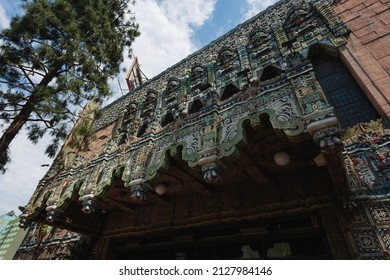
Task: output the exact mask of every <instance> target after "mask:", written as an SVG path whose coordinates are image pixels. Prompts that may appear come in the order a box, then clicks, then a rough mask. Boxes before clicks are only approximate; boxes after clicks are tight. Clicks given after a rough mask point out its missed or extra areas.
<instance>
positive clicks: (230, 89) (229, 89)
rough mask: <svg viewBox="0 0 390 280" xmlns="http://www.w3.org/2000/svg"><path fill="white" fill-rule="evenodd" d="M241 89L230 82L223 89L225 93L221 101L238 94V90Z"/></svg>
mask: <svg viewBox="0 0 390 280" xmlns="http://www.w3.org/2000/svg"><path fill="white" fill-rule="evenodd" d="M239 91H240V90H239V89H238V88H237V87H236V86H235V85H233V84H228V85H227V86H226V87H225V88H224V90H223V93H222V95H221V101H223V100H225V99H228V98H230V97H232V96H233V95H234V94H236V93H237V92H239Z"/></svg>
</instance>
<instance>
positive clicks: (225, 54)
mask: <svg viewBox="0 0 390 280" xmlns="http://www.w3.org/2000/svg"><path fill="white" fill-rule="evenodd" d="M233 58H234V52H233V51H232V50H224V51H222V52H221V53H220V54H219V57H218V61H219V62H220V63H221V64H224V65H225V64H227V63H228V62H229V61H231V60H232V59H233Z"/></svg>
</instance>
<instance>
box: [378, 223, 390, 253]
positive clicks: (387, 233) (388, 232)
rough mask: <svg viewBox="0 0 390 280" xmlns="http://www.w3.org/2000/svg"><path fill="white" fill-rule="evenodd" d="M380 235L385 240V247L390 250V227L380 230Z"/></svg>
mask: <svg viewBox="0 0 390 280" xmlns="http://www.w3.org/2000/svg"><path fill="white" fill-rule="evenodd" d="M379 236H380V238H381V241H382V242H383V245H384V247H385V248H386V249H387V250H388V251H390V229H389V228H382V229H380V230H379Z"/></svg>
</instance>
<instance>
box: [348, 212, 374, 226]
mask: <svg viewBox="0 0 390 280" xmlns="http://www.w3.org/2000/svg"><path fill="white" fill-rule="evenodd" d="M345 215H346V218H347V223H348V224H349V226H350V227H351V228H359V227H367V226H370V225H371V223H370V220H369V217H368V215H367V213H366V211H365V209H364V208H363V209H354V211H347V212H346V213H345Z"/></svg>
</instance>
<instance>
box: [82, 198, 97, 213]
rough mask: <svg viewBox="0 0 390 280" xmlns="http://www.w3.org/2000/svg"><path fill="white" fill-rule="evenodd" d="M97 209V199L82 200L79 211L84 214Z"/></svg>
mask: <svg viewBox="0 0 390 280" xmlns="http://www.w3.org/2000/svg"><path fill="white" fill-rule="evenodd" d="M96 209H97V201H95V200H93V199H88V200H84V201H83V202H82V208H81V211H82V212H83V213H85V214H92V213H94V212H95V211H96Z"/></svg>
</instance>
